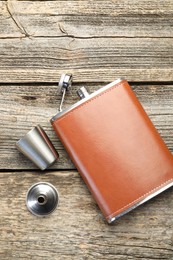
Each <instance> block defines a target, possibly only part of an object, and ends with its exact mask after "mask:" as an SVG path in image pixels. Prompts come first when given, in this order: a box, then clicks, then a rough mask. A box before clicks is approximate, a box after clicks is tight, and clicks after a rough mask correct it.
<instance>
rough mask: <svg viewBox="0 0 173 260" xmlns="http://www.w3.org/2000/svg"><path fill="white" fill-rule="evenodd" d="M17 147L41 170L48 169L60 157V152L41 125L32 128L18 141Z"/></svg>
mask: <svg viewBox="0 0 173 260" xmlns="http://www.w3.org/2000/svg"><path fill="white" fill-rule="evenodd" d="M16 147H17V149H18V150H19V151H20V152H22V153H23V154H24V155H25V156H26V157H27V158H29V159H30V160H31V161H32V162H33V163H35V165H37V167H39V168H40V169H41V170H45V169H47V168H48V167H49V166H51V165H52V164H53V163H55V161H56V160H57V159H58V157H59V156H58V153H57V151H56V150H55V148H54V146H53V144H52V143H51V141H50V139H49V137H48V136H47V134H46V133H45V131H44V130H43V128H42V127H41V126H40V125H37V126H36V127H34V128H33V129H31V130H30V131H29V132H28V133H27V134H26V135H25V136H24V137H23V138H21V139H20V140H19V141H18V142H16Z"/></svg>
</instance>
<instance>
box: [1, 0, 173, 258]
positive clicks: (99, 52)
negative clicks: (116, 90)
mask: <svg viewBox="0 0 173 260" xmlns="http://www.w3.org/2000/svg"><path fill="white" fill-rule="evenodd" d="M172 38H173V0H165V1H163V0H153V1H149V0H144V1H141V0H133V1H130V0H121V1H120V0H119V1H116V0H106V1H97V0H94V1H91V0H90V1H89V0H86V1H83V0H81V1H80V0H71V1H65V0H64V1H58V0H55V1H53V0H52V1H51V0H50V1H34V0H33V1H32V0H30V1H22V0H21V1H17V0H14V1H12V0H8V1H5V0H4V1H3V0H2V1H0V82H1V83H0V123H1V127H0V187H1V188H0V259H1V260H6V259H10V260H11V259H23V260H27V259H32V260H39V259H42V260H44V259H45V260H47V259H51V260H57V259H70V260H71V259H81V260H82V259H99V260H101V259H139V258H140V259H173V189H169V190H168V191H166V192H164V193H163V194H161V195H159V196H158V197H157V198H155V199H153V200H152V201H150V202H148V203H146V204H145V205H143V206H141V207H139V208H137V209H136V210H134V211H133V212H131V213H129V214H127V215H125V216H124V217H122V218H121V219H119V220H118V221H116V222H115V223H114V224H112V225H108V224H107V223H106V221H105V220H104V219H103V217H102V214H101V212H100V210H99V208H98V206H97V205H96V203H95V202H94V200H93V199H92V197H91V195H90V193H89V191H88V189H87V187H86V186H85V184H84V183H83V181H82V179H81V178H80V176H79V174H78V172H77V171H76V170H75V167H74V165H73V164H72V162H71V161H70V159H69V156H68V155H67V153H66V152H65V150H64V148H63V146H62V145H61V143H60V141H59V140H58V139H57V137H56V136H55V134H54V132H53V130H52V128H51V125H50V122H49V120H50V118H51V117H52V116H53V115H54V114H55V113H56V112H57V107H58V106H59V103H60V98H61V95H60V94H59V90H58V87H57V86H58V84H57V82H58V80H59V78H60V75H61V73H62V72H71V73H73V75H74V84H73V89H72V90H71V92H70V94H68V95H67V98H66V102H65V106H66V107H68V106H69V105H71V104H73V103H75V102H76V101H77V100H78V97H77V96H76V90H77V89H78V88H79V87H81V86H83V85H86V86H87V87H88V88H89V90H90V92H93V91H95V90H96V89H98V88H100V87H102V86H104V85H105V84H107V83H109V82H111V81H113V80H115V79H117V78H119V77H125V78H126V79H127V80H128V81H129V82H130V83H131V85H132V87H133V89H134V91H135V93H136V94H137V96H138V98H139V100H140V101H141V102H142V104H143V106H144V108H145V109H146V111H147V112H148V114H149V116H150V118H151V119H152V121H153V122H154V124H155V126H156V127H157V129H158V131H159V132H160V134H161V136H162V137H163V138H164V140H165V142H166V144H167V145H168V147H169V148H170V150H171V151H172V152H173V39H172ZM37 124H40V125H42V126H43V128H44V129H45V130H46V131H47V133H48V135H49V137H50V138H51V140H52V142H53V144H54V145H55V147H56V148H57V150H58V151H59V153H60V159H59V161H58V162H57V163H56V164H55V165H54V166H53V167H51V169H49V170H47V171H46V172H41V171H39V170H38V169H36V167H35V166H34V165H33V164H32V163H31V162H29V161H28V160H27V159H26V158H24V156H23V155H22V154H20V153H19V152H18V151H17V150H16V148H15V142H16V141H17V140H18V139H19V138H21V137H22V136H23V135H24V134H25V133H26V132H27V131H28V130H30V129H31V128H32V127H33V126H35V125H37ZM141 149H142V147H141ZM39 181H46V182H50V183H52V184H53V185H55V186H56V188H57V189H58V191H59V193H60V204H59V207H58V209H57V210H56V211H55V212H54V213H53V214H52V215H50V216H49V217H47V218H43V219H40V218H37V217H35V216H33V215H32V214H30V213H29V212H28V211H27V209H26V206H25V196H26V192H27V190H28V188H29V187H30V186H31V185H32V184H34V183H36V182H39Z"/></svg>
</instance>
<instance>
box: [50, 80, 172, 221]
mask: <svg viewBox="0 0 173 260" xmlns="http://www.w3.org/2000/svg"><path fill="white" fill-rule="evenodd" d="M51 122H52V125H53V128H54V130H55V131H56V133H57V135H58V137H59V138H60V140H61V142H62V143H63V145H64V147H65V148H66V150H67V152H68V153H69V155H70V157H71V159H72V161H73V162H74V164H75V165H76V167H77V169H78V171H79V173H80V174H81V176H82V178H83V179H84V181H85V183H86V185H87V186H88V188H89V190H90V191H91V193H92V195H93V197H94V199H95V200H96V202H97V203H98V205H99V207H100V209H101V211H102V213H103V215H104V216H105V218H106V219H107V221H108V222H109V223H111V222H112V221H113V220H115V219H116V218H118V217H120V216H122V215H124V214H125V213H127V212H129V211H130V210H132V209H134V208H136V207H137V206H139V205H140V204H142V203H144V202H145V201H147V200H149V199H150V198H152V197H154V196H156V195H157V194H159V193H161V192H162V191H164V190H166V189H167V188H169V187H170V186H172V185H173V156H172V154H171V152H170V151H169V150H168V148H167V147H166V145H165V143H164V141H163V140H162V138H161V137H160V135H159V133H158V132H157V130H156V128H155V127H154V125H153V124H152V122H151V120H150V119H149V117H148V115H147V114H146V112H145V111H144V109H143V107H142V106H141V104H140V102H139V101H138V99H137V97H136V96H135V94H134V92H133V90H132V89H131V87H130V86H129V84H128V83H127V81H126V80H119V81H115V82H113V83H111V84H109V85H107V86H106V87H103V88H101V89H100V90H98V91H96V92H95V93H93V94H91V95H90V96H89V97H88V98H85V99H84V100H81V101H79V102H78V103H76V104H75V105H74V106H72V107H71V108H69V109H67V111H63V112H60V113H58V114H57V115H56V116H54V117H53V118H52V120H51Z"/></svg>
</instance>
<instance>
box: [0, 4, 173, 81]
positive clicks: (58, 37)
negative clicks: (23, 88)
mask: <svg viewBox="0 0 173 260" xmlns="http://www.w3.org/2000/svg"><path fill="white" fill-rule="evenodd" d="M172 6H173V0H169V1H162V0H159V1H152V2H151V1H149V0H145V1H137V0H133V1H130V0H123V1H113V0H112V1H13V0H8V1H1V2H0V8H1V13H0V82H12V83H13V82H56V80H57V73H58V74H61V73H62V72H64V71H67V72H68V71H72V72H73V73H74V75H75V80H76V81H77V82H88V81H89V82H98V81H99V82H106V81H112V80H113V79H114V78H117V77H125V78H127V79H128V80H130V81H138V82H140V81H143V82H145V81H172V79H173V64H172V60H173V59H172V49H173V41H172V37H173V30H172V25H173V18H172V17H173V8H172ZM13 38H14V39H13ZM12 39H13V40H12Z"/></svg>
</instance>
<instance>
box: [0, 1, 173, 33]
mask: <svg viewBox="0 0 173 260" xmlns="http://www.w3.org/2000/svg"><path fill="white" fill-rule="evenodd" d="M0 6H1V7H3V12H2V14H1V23H0V37H4V38H5V37H11V36H13V37H16V36H18V37H25V36H28V35H30V36H32V37H38V36H49V37H57V36H58V37H59V36H64V35H69V36H70V35H71V36H74V37H79V38H83V37H117V36H118V37H123V36H125V37H173V31H172V26H173V19H172V17H173V8H172V6H173V0H166V1H163V0H158V1H157V0H154V1H149V0H145V1H142V0H141V1H138V0H133V1H130V0H121V1H115V0H106V1H89V0H88V1H80V0H78V1H15V0H8V1H1V3H0ZM7 22H8V23H11V24H10V29H8V30H4V28H6V27H4V25H7ZM14 27H16V28H15V30H14V31H13V30H12V28H14ZM7 28H8V27H7ZM16 29H17V31H18V35H17V34H16ZM12 33H13V34H12Z"/></svg>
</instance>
